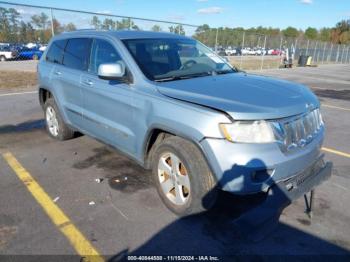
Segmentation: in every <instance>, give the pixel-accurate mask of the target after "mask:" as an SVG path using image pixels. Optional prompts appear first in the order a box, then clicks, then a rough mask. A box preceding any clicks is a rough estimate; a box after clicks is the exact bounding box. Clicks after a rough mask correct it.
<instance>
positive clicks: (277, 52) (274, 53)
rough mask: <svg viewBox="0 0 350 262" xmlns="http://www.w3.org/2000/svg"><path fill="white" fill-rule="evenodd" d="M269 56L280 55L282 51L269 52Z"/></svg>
mask: <svg viewBox="0 0 350 262" xmlns="http://www.w3.org/2000/svg"><path fill="white" fill-rule="evenodd" d="M271 55H282V51H281V50H279V49H275V50H273V51H272V52H271Z"/></svg>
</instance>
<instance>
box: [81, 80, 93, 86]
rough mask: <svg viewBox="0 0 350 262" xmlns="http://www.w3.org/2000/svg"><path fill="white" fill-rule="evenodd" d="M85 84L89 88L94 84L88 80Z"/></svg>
mask: <svg viewBox="0 0 350 262" xmlns="http://www.w3.org/2000/svg"><path fill="white" fill-rule="evenodd" d="M83 84H84V85H87V86H92V85H93V84H94V83H93V82H92V81H91V80H89V79H87V80H84V81H83Z"/></svg>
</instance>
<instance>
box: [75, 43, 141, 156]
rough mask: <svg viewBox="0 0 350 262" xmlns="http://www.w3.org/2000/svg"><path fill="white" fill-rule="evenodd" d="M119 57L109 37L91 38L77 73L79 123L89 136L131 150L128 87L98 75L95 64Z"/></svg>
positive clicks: (130, 108)
mask: <svg viewBox="0 0 350 262" xmlns="http://www.w3.org/2000/svg"><path fill="white" fill-rule="evenodd" d="M121 60H122V59H121V57H120V55H119V53H118V52H117V50H116V48H115V47H114V46H113V44H112V43H111V42H109V40H106V39H100V38H96V39H94V40H93V43H92V47H91V55H90V64H89V69H88V72H86V73H84V74H83V75H82V77H81V90H82V97H83V101H84V110H83V122H84V123H83V125H84V130H86V131H87V132H88V133H89V134H91V135H92V136H95V137H96V138H98V139H101V140H103V141H105V142H106V143H108V144H111V145H113V146H115V147H118V148H119V149H120V150H122V151H124V152H126V153H132V152H134V151H135V150H134V144H135V143H134V141H135V134H134V132H133V126H134V125H133V121H134V120H133V119H134V116H133V111H134V110H133V103H132V101H133V91H132V88H131V87H130V85H128V84H126V83H124V82H122V81H118V80H106V79H101V78H99V77H98V67H99V65H101V64H104V63H115V62H117V61H121Z"/></svg>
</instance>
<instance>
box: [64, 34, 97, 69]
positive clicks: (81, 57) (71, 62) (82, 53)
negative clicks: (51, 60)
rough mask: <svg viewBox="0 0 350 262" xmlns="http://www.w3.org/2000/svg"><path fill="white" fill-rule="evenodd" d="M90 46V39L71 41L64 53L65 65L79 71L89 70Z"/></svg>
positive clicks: (74, 39)
mask: <svg viewBox="0 0 350 262" xmlns="http://www.w3.org/2000/svg"><path fill="white" fill-rule="evenodd" d="M90 46H91V39H89V38H73V39H69V40H68V43H67V46H66V49H65V51H64V57H63V65H65V66H67V67H70V68H73V69H77V70H84V71H85V70H87V67H88V63H89V56H90Z"/></svg>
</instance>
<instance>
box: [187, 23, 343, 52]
mask: <svg viewBox="0 0 350 262" xmlns="http://www.w3.org/2000/svg"><path fill="white" fill-rule="evenodd" d="M243 32H244V33H245V34H244V37H245V39H244V43H245V44H244V45H245V46H251V47H254V46H257V45H259V46H262V45H263V42H264V36H268V40H267V41H268V42H267V43H266V44H267V46H268V45H270V46H276V45H277V46H278V45H280V44H285V43H286V42H287V41H288V39H289V40H290V41H291V40H292V39H298V40H315V41H324V42H332V43H333V44H350V20H342V21H340V22H339V23H337V24H336V25H335V26H334V27H332V28H327V27H324V28H321V29H319V30H317V29H316V28H313V27H308V28H307V29H306V30H305V31H303V30H300V29H299V30H298V29H297V28H295V27H291V26H290V27H287V28H285V29H283V30H281V29H280V28H272V27H262V26H259V27H252V28H249V29H244V28H242V27H236V28H228V27H219V28H211V27H210V26H209V25H207V24H204V25H201V26H199V27H198V28H197V30H196V33H195V36H194V37H195V38H197V39H198V40H200V41H201V42H203V43H205V44H207V45H209V46H214V45H215V43H216V40H217V42H218V43H219V44H220V45H223V46H241V45H242V42H243ZM281 37H283V38H284V39H285V40H284V41H283V42H282V43H281V42H280V41H281V40H280V39H281ZM216 38H217V39H216Z"/></svg>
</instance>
